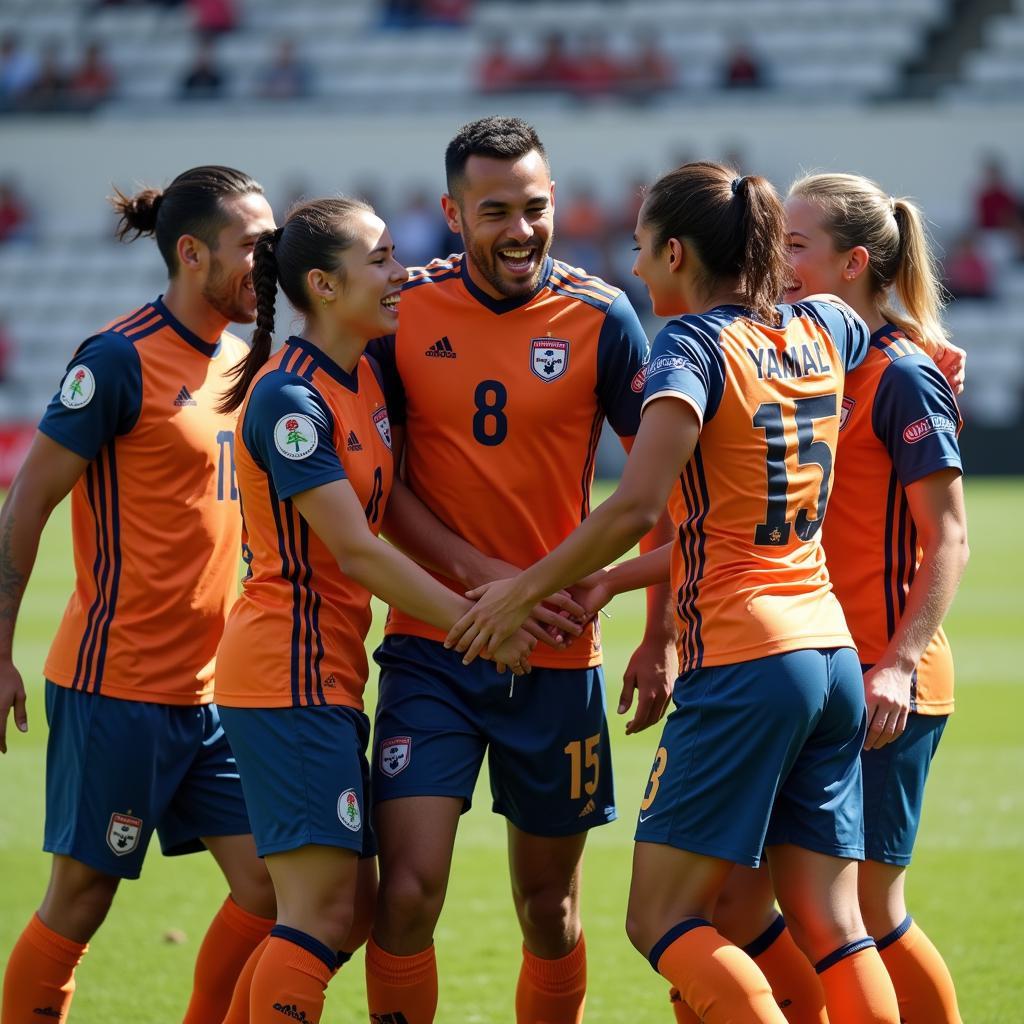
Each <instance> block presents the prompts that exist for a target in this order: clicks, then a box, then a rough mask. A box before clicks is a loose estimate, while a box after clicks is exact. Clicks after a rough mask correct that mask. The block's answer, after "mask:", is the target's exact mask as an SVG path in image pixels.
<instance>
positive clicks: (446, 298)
mask: <svg viewBox="0 0 1024 1024" xmlns="http://www.w3.org/2000/svg"><path fill="white" fill-rule="evenodd" d="M445 165H446V171H447V188H448V191H447V194H446V195H445V196H444V197H443V199H442V207H443V210H444V214H445V216H446V218H447V222H448V226H449V227H450V228H451V229H452V230H453V231H455V232H458V233H460V234H461V235H462V237H463V241H464V243H465V247H466V251H465V253H463V254H460V255H456V256H452V257H450V258H449V259H447V260H439V261H435V262H433V263H431V264H430V265H429V266H428V267H426V268H424V269H419V270H414V271H412V275H411V278H410V280H409V282H408V283H407V284H406V285H405V287H404V290H403V292H402V310H403V314H402V322H401V325H400V326H399V328H398V331H397V332H396V333H395V335H394V336H392V337H389V338H386V339H383V340H382V341H380V342H379V343H375V344H374V346H372V347H371V351H372V352H374V354H375V355H376V356H377V357H378V359H379V360H380V362H381V364H382V369H383V371H384V377H385V384H386V390H387V392H388V408H389V411H390V413H391V416H392V424H393V425H392V430H393V433H394V440H395V452H396V457H398V458H399V459H401V460H404V476H405V481H406V483H407V484H408V486H409V488H410V489H411V490H412V491H413V492H414V493H415V494H416V495H417V496H418V497H419V498H420V499H421V500H422V501H423V502H424V504H425V505H427V506H428V507H429V509H430V510H431V511H432V512H433V513H434V514H435V515H436V516H437V517H438V518H439V519H441V520H442V521H443V522H444V523H445V524H446V525H447V526H449V527H450V528H451V529H452V530H453V531H454V532H455V533H456V534H458V535H459V536H460V537H462V538H464V539H465V540H466V541H468V542H469V543H470V544H471V545H472V546H473V547H475V548H477V549H479V550H480V551H482V552H484V553H486V554H488V555H490V556H492V558H493V559H494V560H495V562H494V564H493V566H492V571H491V572H490V573H489V574H487V575H483V576H481V575H479V574H478V575H476V576H473V575H472V574H471V573H468V572H467V573H463V574H454V573H445V574H443V575H441V578H442V579H443V580H444V582H446V583H447V584H448V585H449V586H450V587H452V588H453V589H454V590H456V591H457V592H459V593H462V592H463V591H464V590H465V589H466V587H467V586H473V585H476V584H477V583H480V582H484V581H485V580H486V579H493V578H496V577H498V576H508V575H511V574H512V573H514V572H516V571H517V570H518V569H519V568H521V567H523V566H525V565H528V564H529V563H530V562H532V561H534V560H536V559H537V558H539V557H540V556H541V555H543V554H545V553H546V552H547V551H549V550H551V548H553V547H554V546H555V545H556V544H558V542H559V541H561V540H562V539H563V538H564V537H565V536H566V535H567V534H568V533H569V532H570V531H571V530H572V529H573V527H575V526H576V525H577V524H578V523H579V522H580V521H581V520H582V519H583V518H585V517H586V516H587V514H588V513H589V511H590V485H591V479H592V477H593V471H594V457H595V453H596V449H597V443H598V438H599V436H600V433H601V427H602V424H603V422H604V421H605V420H606V419H607V420H608V421H609V422H610V423H611V425H612V427H613V428H614V429H615V431H616V432H617V433H618V434H619V436H620V437H622V438H623V439H624V441H625V443H626V444H627V446H628V444H629V443H630V441H631V439H632V436H633V435H634V433H635V432H636V429H637V426H638V424H639V414H640V398H641V392H642V390H643V384H642V380H643V373H642V371H643V365H644V362H645V359H646V356H647V349H648V344H647V340H646V338H645V336H644V333H643V330H642V328H641V327H640V324H639V321H638V320H637V317H636V314H635V313H634V311H633V309H632V307H631V306H630V304H629V301H628V299H627V298H626V297H625V295H623V294H622V293H621V292H620V291H619V290H618V289H616V288H612V287H611V286H609V285H607V284H605V283H604V282H603V281H601V280H600V279H598V278H596V277H592V276H590V275H588V274H586V273H585V272H584V271H582V270H578V269H574V268H572V267H569V266H567V265H565V264H564V263H560V262H559V261H557V260H554V259H552V258H551V257H550V256H549V249H550V246H551V238H552V222H553V212H554V187H553V185H552V182H551V176H550V171H549V167H548V162H547V157H546V155H545V152H544V148H543V146H542V145H541V142H540V140H539V139H538V137H537V134H536V132H535V131H534V130H533V128H532V127H530V126H529V125H528V124H526V123H524V122H523V121H520V120H518V119H516V118H503V117H491V118H485V119H483V120H481V121H477V122H474V123H472V124H469V125H466V126H465V127H463V128H462V129H461V130H460V131H459V132H458V134H457V135H456V136H455V138H454V139H452V141H451V143H450V144H449V146H448V149H447V153H446V156H445ZM385 533H386V534H387V535H388V536H389V537H391V539H392V540H394V541H395V542H396V543H398V544H400V545H401V546H402V547H403V548H404V549H405V550H406V551H407V552H408V553H410V554H411V555H412V556H413V557H415V558H416V559H417V560H418V561H419V562H420V563H421V564H423V565H437V564H438V563H439V562H440V561H442V558H443V552H437V551H435V550H433V545H434V543H435V541H436V537H435V535H434V533H433V532H432V531H429V530H417V531H410V530H408V529H402V528H401V527H396V528H393V527H392V524H391V523H385ZM666 539H667V532H666ZM664 590H665V591H667V588H664ZM658 602H659V598H658V596H657V595H655V596H654V597H652V598H651V614H650V615H649V624H650V625H649V633H648V636H647V638H646V643H645V644H644V645H643V646H642V647H641V649H640V650H639V651H638V652H637V654H636V655H635V656H634V659H633V660H632V662H631V664H630V667H629V668H628V670H627V673H626V680H625V686H624V689H623V694H622V698H621V700H620V705H619V707H620V711H623V712H624V711H626V710H628V708H629V706H630V704H631V702H632V696H633V691H634V689H636V690H637V692H638V693H639V695H640V699H639V702H638V705H637V711H636V714H635V715H634V717H633V719H632V721H631V723H630V725H629V726H628V727H627V731H631V732H632V731H637V730H639V729H641V728H644V727H646V726H647V725H650V724H651V723H653V722H655V721H657V720H658V719H659V718H660V716H661V714H662V711H663V709H664V706H665V703H666V700H667V695H668V687H669V684H670V681H671V678H672V676H673V674H674V664H673V658H674V653H673V650H672V644H673V638H674V626H673V623H672V620H671V612H670V605H669V602H668V600H667V592H665V593H663V595H662V596H661V603H660V604H659V603H658ZM385 634H386V635H385V639H384V642H383V644H382V645H381V647H380V649H379V650H378V652H377V655H376V657H377V661H378V663H379V664H380V667H381V676H380V700H379V703H378V708H377V717H376V723H375V730H374V755H373V764H374V767H373V788H374V806H375V825H376V827H377V830H378V836H379V841H380V870H381V888H380V898H379V901H378V911H377V917H376V920H375V923H374V927H373V932H372V940H371V942H370V944H369V945H368V947H367V956H366V973H367V989H368V996H369V1007H370V1015H371V1019H372V1020H374V1021H391V1020H404V1021H406V1022H407V1024H429V1022H430V1021H432V1020H433V1019H434V1013H435V1009H436V1005H437V969H436V964H435V959H434V947H433V936H434V927H435V925H436V923H437V920H438V916H439V915H440V912H441V908H442V904H443V902H444V895H445V889H446V886H447V882H448V874H449V869H450V866H451V856H452V849H453V846H454V842H455V834H456V829H457V827H458V822H459V816H460V814H461V813H462V812H463V811H465V810H466V809H468V807H469V804H470V801H471V799H472V795H473V790H474V787H475V784H476V780H477V776H478V774H479V770H480V767H481V764H482V762H483V758H484V755H485V753H487V754H488V756H489V767H490V778H491V791H492V794H493V798H494V801H493V809H494V810H495V811H496V812H497V813H499V814H501V815H503V816H504V817H505V818H506V819H507V828H508V836H509V864H510V871H511V875H512V892H513V899H514V902H515V908H516V912H517V915H518V918H519V923H520V926H521V928H522V933H523V953H522V957H523V960H522V968H521V972H520V976H519V982H518V987H517V992H516V1018H517V1020H518V1021H519V1022H520V1024H533V1022H537V1021H546V1022H549V1024H572V1022H575V1021H578V1020H580V1019H581V1017H582V1013H583V1006H584V998H585V993H586V952H585V945H584V940H583V933H582V927H581V924H580V915H579V894H580V863H581V858H582V853H583V846H584V842H585V838H586V832H587V830H588V829H590V828H591V827H593V826H595V825H600V824H603V823H605V822H606V821H609V820H611V819H612V818H613V817H614V814H615V809H614V800H613V792H612V778H611V762H610V751H609V747H608V732H607V724H606V720H605V712H604V697H603V679H602V675H601V669H600V663H601V642H600V636H599V633H598V629H597V624H596V623H593V624H591V625H589V626H588V627H587V629H586V630H585V632H584V633H583V635H582V636H581V637H580V638H579V639H577V640H576V641H575V642H574V643H572V644H571V645H570V646H569V647H568V648H566V649H564V650H547V649H541V648H538V649H537V650H536V651H535V652H534V654H533V656H532V657H531V664H532V665H533V668H534V671H533V673H532V675H531V677H530V680H529V683H528V684H522V685H516V686H515V687H514V688H512V690H511V691H510V690H509V688H508V686H507V685H506V686H503V684H502V682H501V680H495V678H494V673H493V672H491V671H488V670H486V669H484V670H482V671H481V670H480V669H478V668H477V667H476V666H474V667H470V668H467V667H465V666H463V665H462V663H461V658H459V657H458V656H456V655H455V654H453V653H452V652H450V651H446V650H445V649H444V646H443V640H444V637H445V631H444V630H439V629H437V628H436V627H434V626H433V625H431V624H430V623H429V622H426V621H424V619H423V617H422V616H415V615H409V614H407V613H405V612H403V611H401V610H399V609H393V610H392V612H391V615H390V617H389V620H388V624H387V628H386V630H385ZM411 835H415V836H416V842H410V841H409V837H410V836H411ZM495 1012H496V1013H497V1011H495Z"/></svg>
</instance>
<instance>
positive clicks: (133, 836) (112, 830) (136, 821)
mask: <svg viewBox="0 0 1024 1024" xmlns="http://www.w3.org/2000/svg"><path fill="white" fill-rule="evenodd" d="M141 832H142V819H141V818H133V817H132V816H131V815H130V814H112V815H111V816H110V824H109V825H107V846H109V847H110V848H111V850H113V851H114V853H116V854H117V855H118V857H123V856H124V855H125V854H127V853H131V852H132V851H133V850H134V849H135V847H136V846H138V845H139V834H140V833H141Z"/></svg>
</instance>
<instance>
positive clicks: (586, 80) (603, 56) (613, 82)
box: [572, 31, 621, 266]
mask: <svg viewBox="0 0 1024 1024" xmlns="http://www.w3.org/2000/svg"><path fill="white" fill-rule="evenodd" d="M620 81H621V70H620V68H619V66H618V64H617V63H616V61H615V59H614V58H613V57H612V55H611V54H610V53H609V52H608V39H607V36H606V35H605V34H604V33H603V32H597V31H594V32H588V33H587V34H586V35H585V36H584V37H583V41H582V43H581V45H580V53H579V55H578V56H577V58H576V60H575V74H574V75H573V81H572V87H573V91H574V92H575V93H576V95H577V96H579V97H580V98H581V99H594V98H599V97H607V96H609V95H612V94H613V93H615V92H617V91H618V88H619V84H620ZM588 266H589V264H588Z"/></svg>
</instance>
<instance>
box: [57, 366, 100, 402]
mask: <svg viewBox="0 0 1024 1024" xmlns="http://www.w3.org/2000/svg"><path fill="white" fill-rule="evenodd" d="M95 394H96V378H95V377H94V376H93V375H92V370H90V369H89V367H88V366H82V365H81V364H79V365H78V366H72V367H71V369H70V370H68V375H67V376H66V377H65V378H64V383H63V384H62V385H61V389H60V403H61V405H63V406H65V407H67V408H68V409H81V408H83V407H84V406H87V405H88V404H89V403H90V402H91V401H92V396H93V395H95Z"/></svg>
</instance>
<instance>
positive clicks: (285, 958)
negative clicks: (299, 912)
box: [249, 924, 337, 1024]
mask: <svg viewBox="0 0 1024 1024" xmlns="http://www.w3.org/2000/svg"><path fill="white" fill-rule="evenodd" d="M336 963H337V954H336V953H334V952H332V951H331V950H330V949H328V948H327V946H325V945H324V944H323V943H322V942H320V941H319V939H314V938H313V936H312V935H307V934H306V933H305V932H300V931H299V930H298V929H297V928H289V927H287V926H286V925H282V924H276V925H274V927H273V929H272V930H271V932H270V939H269V941H268V942H267V945H266V947H265V949H264V950H263V955H262V956H261V957H260V958H259V961H258V962H257V964H256V969H255V970H254V971H253V975H252V984H251V986H250V988H249V1020H250V1022H251V1024H283V1021H285V1020H302V1021H307V1022H308V1024H317V1022H318V1021H319V1020H320V1014H321V1013H323V1009H324V992H325V990H326V989H327V983H328V982H329V981H330V980H331V975H332V974H334V970H335V965H336Z"/></svg>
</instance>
